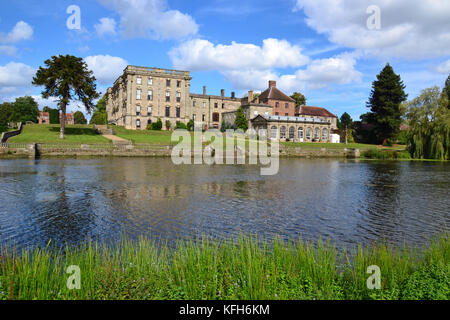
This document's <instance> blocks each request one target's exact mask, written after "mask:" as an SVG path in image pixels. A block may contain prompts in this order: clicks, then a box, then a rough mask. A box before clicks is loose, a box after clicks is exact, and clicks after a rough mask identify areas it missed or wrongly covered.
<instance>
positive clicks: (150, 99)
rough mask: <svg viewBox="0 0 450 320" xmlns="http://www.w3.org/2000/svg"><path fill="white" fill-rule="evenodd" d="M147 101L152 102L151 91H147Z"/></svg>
mask: <svg viewBox="0 0 450 320" xmlns="http://www.w3.org/2000/svg"><path fill="white" fill-rule="evenodd" d="M147 99H148V101H153V90H148V94H147Z"/></svg>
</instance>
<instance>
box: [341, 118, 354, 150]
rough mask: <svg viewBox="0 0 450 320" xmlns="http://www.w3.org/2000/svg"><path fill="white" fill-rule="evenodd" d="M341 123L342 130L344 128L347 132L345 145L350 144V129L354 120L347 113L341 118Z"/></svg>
mask: <svg viewBox="0 0 450 320" xmlns="http://www.w3.org/2000/svg"><path fill="white" fill-rule="evenodd" d="M340 122H341V126H342V128H344V130H345V144H347V143H348V128H350V127H351V126H352V123H353V119H352V117H351V116H350V115H349V114H348V113H347V112H344V113H343V114H342V116H341V119H340Z"/></svg>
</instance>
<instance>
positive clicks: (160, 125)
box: [152, 118, 162, 131]
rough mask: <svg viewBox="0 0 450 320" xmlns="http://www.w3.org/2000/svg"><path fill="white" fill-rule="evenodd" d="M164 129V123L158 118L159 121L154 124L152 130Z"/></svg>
mask: <svg viewBox="0 0 450 320" xmlns="http://www.w3.org/2000/svg"><path fill="white" fill-rule="evenodd" d="M161 129H162V121H161V119H159V118H158V121H156V122H153V123H152V130H158V131H159V130H161Z"/></svg>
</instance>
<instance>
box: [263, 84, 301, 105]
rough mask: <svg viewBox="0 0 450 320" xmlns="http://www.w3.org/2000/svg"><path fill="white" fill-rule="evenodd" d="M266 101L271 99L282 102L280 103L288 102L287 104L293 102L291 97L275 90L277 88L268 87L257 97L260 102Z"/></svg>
mask: <svg viewBox="0 0 450 320" xmlns="http://www.w3.org/2000/svg"><path fill="white" fill-rule="evenodd" d="M266 99H272V100H282V101H288V102H295V100H294V99H292V98H291V97H289V96H287V95H285V94H284V93H283V92H281V91H280V90H278V89H277V87H270V88H269V89H267V90H266V91H264V92H262V93H261V94H260V95H259V100H260V101H265V100H266Z"/></svg>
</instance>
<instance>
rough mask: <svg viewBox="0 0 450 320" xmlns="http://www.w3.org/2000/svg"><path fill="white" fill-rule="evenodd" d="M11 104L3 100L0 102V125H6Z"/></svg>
mask: <svg viewBox="0 0 450 320" xmlns="http://www.w3.org/2000/svg"><path fill="white" fill-rule="evenodd" d="M11 109H12V104H11V103H9V102H4V103H2V104H0V126H1V127H6V126H8V122H9V118H10V117H11Z"/></svg>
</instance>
